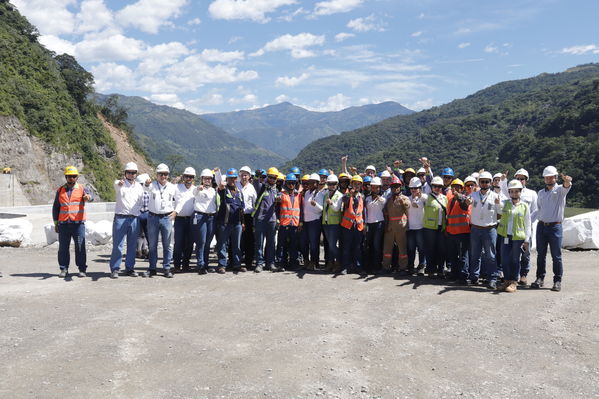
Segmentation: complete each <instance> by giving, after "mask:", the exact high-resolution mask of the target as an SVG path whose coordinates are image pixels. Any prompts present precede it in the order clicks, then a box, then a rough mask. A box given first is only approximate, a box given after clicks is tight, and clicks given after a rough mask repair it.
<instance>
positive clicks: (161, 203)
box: [160, 200, 166, 209]
mask: <svg viewBox="0 0 599 399" xmlns="http://www.w3.org/2000/svg"><path fill="white" fill-rule="evenodd" d="M164 208H166V201H165V200H162V201H160V209H164Z"/></svg>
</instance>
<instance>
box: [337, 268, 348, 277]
mask: <svg viewBox="0 0 599 399" xmlns="http://www.w3.org/2000/svg"><path fill="white" fill-rule="evenodd" d="M339 274H340V275H342V276H345V275H346V274H347V269H342V270H340V271H339Z"/></svg>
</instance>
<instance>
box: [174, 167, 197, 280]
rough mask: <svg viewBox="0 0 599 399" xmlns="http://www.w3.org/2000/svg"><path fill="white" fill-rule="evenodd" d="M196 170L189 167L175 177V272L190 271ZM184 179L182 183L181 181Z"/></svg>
mask: <svg viewBox="0 0 599 399" xmlns="http://www.w3.org/2000/svg"><path fill="white" fill-rule="evenodd" d="M195 177H196V171H195V169H194V168H192V167H190V166H189V167H187V168H185V170H184V171H183V175H181V177H177V178H176V179H175V183H177V185H176V186H175V188H176V191H175V211H174V212H173V215H174V217H175V229H174V236H175V244H174V246H173V267H174V271H175V272H180V271H181V270H182V271H184V272H188V271H189V260H190V259H191V254H192V252H193V238H192V234H191V221H192V218H193V212H194V211H193V203H194V194H193V191H194V190H195V187H196V186H195V185H194V179H195ZM181 180H182V182H181V183H179V182H180V181H181Z"/></svg>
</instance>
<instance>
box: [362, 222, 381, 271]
mask: <svg viewBox="0 0 599 399" xmlns="http://www.w3.org/2000/svg"><path fill="white" fill-rule="evenodd" d="M384 235H385V222H376V223H368V232H367V233H366V248H367V253H366V257H367V259H369V261H368V262H367V263H368V264H369V265H368V266H369V267H370V269H371V270H373V271H374V270H379V269H380V268H381V262H382V260H383V236H384Z"/></svg>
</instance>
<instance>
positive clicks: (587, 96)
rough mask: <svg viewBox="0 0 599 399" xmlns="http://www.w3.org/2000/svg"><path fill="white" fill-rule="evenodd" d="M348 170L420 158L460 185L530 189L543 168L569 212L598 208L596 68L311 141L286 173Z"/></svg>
mask: <svg viewBox="0 0 599 399" xmlns="http://www.w3.org/2000/svg"><path fill="white" fill-rule="evenodd" d="M343 155H349V164H351V165H355V166H357V167H359V168H363V167H364V166H366V165H367V164H370V163H373V164H375V165H377V166H379V167H382V166H384V165H386V164H389V163H390V162H392V161H393V160H394V159H403V160H404V162H405V164H407V165H410V166H418V162H417V159H418V158H419V157H421V156H428V157H429V158H430V159H431V160H432V162H433V164H434V165H435V169H436V171H437V172H438V171H439V169H440V168H441V167H442V166H445V165H451V166H453V167H454V168H455V169H456V171H457V173H458V174H459V175H460V176H462V177H465V176H467V175H468V174H469V173H471V172H473V171H476V170H479V169H481V168H485V169H488V170H489V169H490V170H491V171H503V170H511V171H512V172H514V171H515V169H517V168H520V167H525V168H527V169H528V170H529V171H530V172H531V174H532V175H533V176H532V179H531V183H532V186H533V187H534V188H540V187H541V178H540V174H541V171H542V169H543V168H544V167H545V166H547V165H550V164H553V165H555V166H557V167H558V169H560V170H563V171H564V172H566V173H568V174H570V175H571V176H572V177H573V178H574V187H573V189H572V192H571V194H570V195H569V198H568V201H569V204H570V205H577V206H585V207H599V198H597V196H596V195H594V193H596V191H597V183H598V180H599V178H598V176H599V164H598V161H599V64H588V65H581V66H578V67H575V68H571V69H569V70H567V71H565V72H562V73H557V74H541V75H539V76H536V77H534V78H529V79H523V80H516V81H509V82H503V83H499V84H496V85H494V86H491V87H489V88H487V89H484V90H481V91H479V92H477V93H475V94H473V95H471V96H468V97H466V98H464V99H461V100H455V101H453V102H451V103H449V104H446V105H443V106H440V107H435V108H432V109H430V110H426V111H422V112H419V113H416V114H412V115H407V116H399V117H394V118H390V119H387V120H385V121H382V122H380V123H377V124H374V125H371V126H368V127H365V128H362V129H357V130H354V131H351V132H347V133H344V134H341V135H340V136H333V137H328V138H324V139H320V140H317V141H315V142H313V143H311V144H310V145H308V146H307V147H305V148H304V149H303V150H302V151H301V152H300V154H299V155H298V157H297V158H296V159H295V160H293V161H292V162H290V163H289V164H288V165H291V164H297V165H299V166H300V167H302V168H304V169H308V170H317V169H318V168H321V167H332V168H334V169H338V168H339V159H340V158H341V157H342V156H343Z"/></svg>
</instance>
